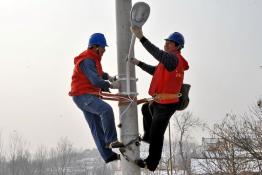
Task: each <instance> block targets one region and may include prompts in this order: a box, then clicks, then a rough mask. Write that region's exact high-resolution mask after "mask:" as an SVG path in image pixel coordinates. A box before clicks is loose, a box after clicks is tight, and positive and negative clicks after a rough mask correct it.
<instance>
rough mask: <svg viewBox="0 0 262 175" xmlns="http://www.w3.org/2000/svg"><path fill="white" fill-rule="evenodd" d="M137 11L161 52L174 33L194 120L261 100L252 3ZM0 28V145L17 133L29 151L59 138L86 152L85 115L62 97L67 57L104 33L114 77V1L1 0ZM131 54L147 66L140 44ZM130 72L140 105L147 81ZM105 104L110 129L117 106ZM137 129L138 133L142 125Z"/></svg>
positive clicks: (165, 5) (180, 2)
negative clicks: (179, 37)
mask: <svg viewBox="0 0 262 175" xmlns="http://www.w3.org/2000/svg"><path fill="white" fill-rule="evenodd" d="M135 2H137V1H133V3H135ZM145 2H147V3H148V4H149V5H150V7H151V14H150V16H149V19H148V21H147V22H146V24H145V25H144V27H143V31H144V34H145V36H146V37H147V38H149V39H150V40H151V41H152V42H153V43H154V44H156V45H157V46H159V47H160V48H163V45H164V38H166V37H167V36H168V35H169V34H170V33H172V32H174V31H179V32H181V33H182V34H184V36H185V42H186V43H185V48H184V49H183V51H182V54H183V55H184V57H185V58H186V59H187V60H188V61H189V64H190V70H189V71H188V72H187V73H186V76H185V82H187V83H190V84H191V85H192V89H191V92H190V98H191V102H190V105H189V107H188V110H190V111H192V113H193V115H194V116H195V117H198V118H200V119H201V120H203V121H206V122H208V123H210V124H212V123H214V122H219V121H221V120H222V119H223V118H224V116H225V114H226V113H228V112H237V113H242V112H246V111H247V110H248V107H249V106H251V105H253V104H254V103H255V102H256V101H257V99H258V98H259V97H262V79H261V76H262V69H261V68H259V66H261V65H262V52H261V50H262V49H261V47H262V32H261V31H262V22H261V16H262V10H261V9H262V1H261V0H197V1H196V0H161V1H159V0H150V1H149V0H147V1H145ZM0 24H1V26H0V71H1V73H0V82H1V88H0V89H1V90H0V132H1V133H2V137H3V138H2V140H4V142H5V143H6V144H7V143H8V137H9V135H10V134H12V133H13V132H17V133H18V134H19V135H21V136H22V137H23V138H24V139H25V140H27V141H28V142H30V145H31V147H32V148H35V147H37V146H38V145H46V146H48V147H53V146H55V145H56V143H57V142H58V140H59V139H60V138H61V137H68V139H69V140H71V141H72V142H73V143H74V145H75V146H77V147H82V148H93V147H94V142H93V138H92V137H91V134H90V130H89V127H88V125H87V124H86V122H85V120H84V116H83V114H82V112H81V111H80V110H79V109H78V108H77V107H76V106H75V104H74V103H73V101H72V99H71V98H70V97H69V96H68V95H67V94H68V91H69V90H70V82H71V75H72V69H73V58H74V57H75V56H76V55H78V54H79V53H80V52H82V51H83V50H84V49H86V47H87V43H88V39H89V36H90V35H91V34H92V33H95V32H102V33H104V34H105V36H106V38H107V42H108V44H109V47H108V48H107V51H106V53H105V54H104V57H103V60H102V64H103V67H104V70H105V71H106V72H109V73H111V74H112V75H116V74H117V56H116V21H115V1H112V0H111V1H110V0H103V1H102V0H97V1H90V0H74V1H71V0H37V1H36V0H0ZM135 55H136V57H137V58H138V59H141V60H143V61H144V62H147V63H152V64H156V61H155V60H154V59H153V58H152V57H151V56H150V55H149V54H148V53H147V52H146V51H145V50H144V49H143V48H142V47H141V44H140V43H139V42H137V43H136V51H135ZM136 71H137V72H136V74H137V78H138V79H139V81H138V83H137V89H138V92H139V94H140V97H148V94H147V90H148V87H149V83H150V79H151V77H150V76H149V75H147V74H146V73H145V72H142V71H141V70H139V69H136ZM110 104H112V106H113V107H114V112H115V118H116V123H118V107H117V103H115V102H112V103H111V102H110ZM140 107H141V106H139V111H140ZM139 113H140V112H139ZM140 118H141V115H140ZM139 126H140V133H142V130H141V126H142V123H141V120H140V121H139ZM197 136H198V137H199V138H201V136H202V135H201V133H199V135H197Z"/></svg>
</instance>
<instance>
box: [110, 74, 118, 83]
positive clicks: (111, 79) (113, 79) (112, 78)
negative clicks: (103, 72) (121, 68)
mask: <svg viewBox="0 0 262 175" xmlns="http://www.w3.org/2000/svg"><path fill="white" fill-rule="evenodd" d="M108 80H109V81H110V82H113V81H116V80H117V78H116V76H113V77H112V76H110V75H108Z"/></svg>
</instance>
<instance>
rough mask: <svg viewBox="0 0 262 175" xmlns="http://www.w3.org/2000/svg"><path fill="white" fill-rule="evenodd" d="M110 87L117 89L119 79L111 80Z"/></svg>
mask: <svg viewBox="0 0 262 175" xmlns="http://www.w3.org/2000/svg"><path fill="white" fill-rule="evenodd" d="M110 88H111V89H119V88H120V82H119V80H116V81H113V82H111V84H110Z"/></svg>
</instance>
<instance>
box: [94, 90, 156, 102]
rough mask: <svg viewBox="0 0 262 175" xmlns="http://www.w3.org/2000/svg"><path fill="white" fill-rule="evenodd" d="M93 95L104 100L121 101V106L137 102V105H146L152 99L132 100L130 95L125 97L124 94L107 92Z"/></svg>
mask: <svg viewBox="0 0 262 175" xmlns="http://www.w3.org/2000/svg"><path fill="white" fill-rule="evenodd" d="M91 94H93V95H97V96H99V97H100V98H102V99H104V100H112V101H119V104H125V103H130V102H132V101H136V103H137V105H139V104H142V103H146V102H149V101H151V100H152V99H151V98H143V99H139V100H137V98H136V97H135V98H132V97H130V96H129V95H123V94H111V93H105V92H99V93H91Z"/></svg>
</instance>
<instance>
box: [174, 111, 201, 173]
mask: <svg viewBox="0 0 262 175" xmlns="http://www.w3.org/2000/svg"><path fill="white" fill-rule="evenodd" d="M174 122H175V128H177V132H178V135H179V139H178V145H179V155H180V157H181V160H182V167H183V169H184V170H185V171H186V172H187V174H190V158H191V157H190V154H189V153H190V152H191V151H188V150H186V142H188V138H189V131H190V130H191V129H192V128H195V127H199V126H201V122H200V120H199V119H198V118H193V115H192V113H191V112H183V113H180V114H178V115H175V117H174ZM189 148H190V147H189Z"/></svg>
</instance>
